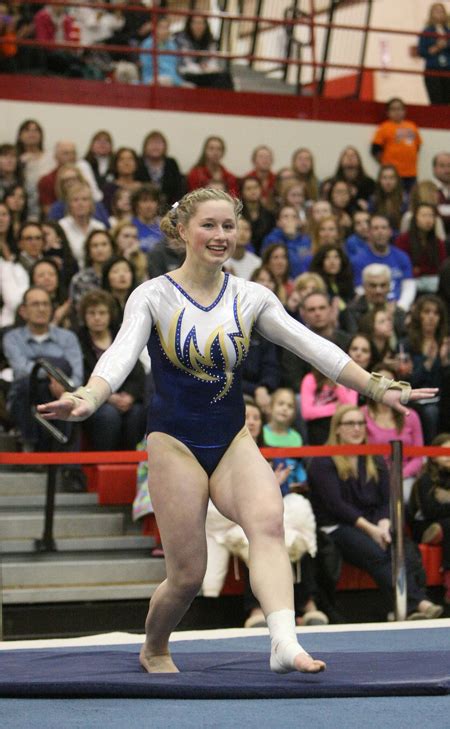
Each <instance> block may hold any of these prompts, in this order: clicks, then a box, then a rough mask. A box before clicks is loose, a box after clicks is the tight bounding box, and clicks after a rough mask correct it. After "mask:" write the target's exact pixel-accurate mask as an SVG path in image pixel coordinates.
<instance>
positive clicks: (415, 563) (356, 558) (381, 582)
mask: <svg viewBox="0 0 450 729" xmlns="http://www.w3.org/2000/svg"><path fill="white" fill-rule="evenodd" d="M330 537H331V538H332V539H333V541H334V542H335V544H336V545H337V546H338V547H339V549H340V551H341V553H342V557H343V559H344V560H345V561H346V562H348V563H349V564H353V565H355V566H356V567H360V568H361V569H363V570H366V572H368V573H369V574H370V575H371V576H372V577H373V579H374V580H375V582H376V583H377V585H378V586H379V588H380V590H381V593H382V595H383V597H384V599H385V603H386V607H387V609H388V610H392V608H393V588H392V559H391V550H390V548H388V549H382V548H381V547H379V546H378V544H376V542H374V540H373V539H372V538H371V537H369V536H368V535H367V534H365V533H364V532H362V531H361V530H360V529H358V528H357V527H353V526H348V525H346V524H344V525H342V526H340V527H338V528H337V529H335V530H334V531H333V532H331V534H330ZM405 566H406V580H407V592H408V613H410V612H412V611H413V610H415V609H416V608H417V605H418V604H419V602H420V601H421V600H424V599H425V598H426V591H425V573H424V570H423V566H422V562H421V558H420V556H419V554H418V551H417V547H416V545H414V544H413V542H411V541H410V540H409V539H405Z"/></svg>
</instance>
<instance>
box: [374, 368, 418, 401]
mask: <svg viewBox="0 0 450 729" xmlns="http://www.w3.org/2000/svg"><path fill="white" fill-rule="evenodd" d="M387 390H400V402H401V403H402V405H406V403H407V402H408V400H409V396H410V395H411V385H410V384H409V382H403V381H402V380H390V379H389V378H388V377H385V376H384V375H380V373H379V372H371V374H370V379H369V382H368V383H367V385H366V386H365V388H364V391H363V395H366V396H367V397H370V398H371V399H372V400H375V402H381V401H382V400H383V397H384V394H385V393H386V392H387Z"/></svg>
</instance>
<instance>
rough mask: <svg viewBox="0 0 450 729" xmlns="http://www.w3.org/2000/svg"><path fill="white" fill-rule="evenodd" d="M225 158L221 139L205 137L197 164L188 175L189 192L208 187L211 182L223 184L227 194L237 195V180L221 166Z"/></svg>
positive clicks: (223, 144) (223, 143)
mask: <svg viewBox="0 0 450 729" xmlns="http://www.w3.org/2000/svg"><path fill="white" fill-rule="evenodd" d="M224 156H225V142H224V141H223V139H222V137H207V139H206V140H205V143H204V145H203V149H202V153H201V155H200V159H199V160H198V162H197V164H196V165H195V166H194V167H193V168H192V169H191V171H190V172H189V174H188V188H189V190H196V189H197V188H198V187H208V185H210V183H211V182H223V183H224V185H225V187H226V190H227V192H229V193H230V194H231V195H236V196H237V195H239V187H238V181H237V178H236V177H235V176H234V175H233V174H232V173H231V172H229V171H228V170H227V169H225V167H224V166H223V165H222V164H221V162H222V159H223V157H224Z"/></svg>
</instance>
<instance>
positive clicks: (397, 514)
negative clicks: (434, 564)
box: [390, 440, 407, 620]
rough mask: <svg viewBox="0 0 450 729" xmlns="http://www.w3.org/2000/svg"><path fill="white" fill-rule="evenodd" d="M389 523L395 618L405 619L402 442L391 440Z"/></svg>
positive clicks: (405, 587)
mask: <svg viewBox="0 0 450 729" xmlns="http://www.w3.org/2000/svg"><path fill="white" fill-rule="evenodd" d="M390 445H391V479H390V487H391V502H390V503H391V524H392V546H391V553H392V585H393V588H394V598H395V619H396V620H405V618H406V613H407V606H406V600H407V584H406V567H405V544H404V539H403V530H404V523H405V507H404V503H403V443H402V441H401V440H391V441H390Z"/></svg>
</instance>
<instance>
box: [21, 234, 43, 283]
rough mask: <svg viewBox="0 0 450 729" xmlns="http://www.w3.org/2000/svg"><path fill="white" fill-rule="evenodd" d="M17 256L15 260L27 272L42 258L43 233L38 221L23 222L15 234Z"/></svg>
mask: <svg viewBox="0 0 450 729" xmlns="http://www.w3.org/2000/svg"><path fill="white" fill-rule="evenodd" d="M17 244H18V248H19V256H18V258H17V262H18V263H20V264H21V265H22V266H23V268H24V269H25V270H26V271H27V272H28V273H29V272H30V271H31V269H32V268H33V266H34V264H35V263H36V262H37V261H39V260H40V259H41V258H42V255H43V250H44V233H43V232H42V228H41V226H40V225H39V224H38V223H24V224H23V225H22V226H21V228H20V230H19V234H18V236H17Z"/></svg>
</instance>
